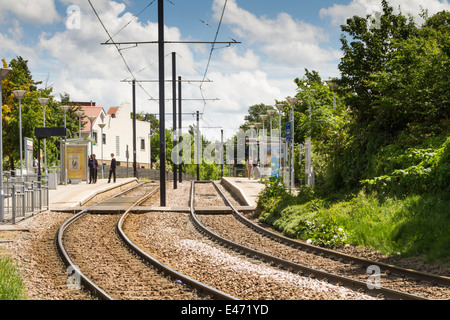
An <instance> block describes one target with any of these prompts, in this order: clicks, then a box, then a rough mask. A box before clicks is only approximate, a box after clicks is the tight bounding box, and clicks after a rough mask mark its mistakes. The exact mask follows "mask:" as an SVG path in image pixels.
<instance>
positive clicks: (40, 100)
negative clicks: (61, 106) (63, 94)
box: [37, 98, 50, 107]
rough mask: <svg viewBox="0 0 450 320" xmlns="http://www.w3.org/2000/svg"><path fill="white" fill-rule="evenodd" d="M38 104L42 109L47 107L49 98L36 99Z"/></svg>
mask: <svg viewBox="0 0 450 320" xmlns="http://www.w3.org/2000/svg"><path fill="white" fill-rule="evenodd" d="M37 100H38V102H39V104H40V105H41V106H43V107H45V106H46V105H47V103H48V102H49V101H50V99H49V98H38V99H37Z"/></svg>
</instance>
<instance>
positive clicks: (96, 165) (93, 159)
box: [92, 154, 98, 183]
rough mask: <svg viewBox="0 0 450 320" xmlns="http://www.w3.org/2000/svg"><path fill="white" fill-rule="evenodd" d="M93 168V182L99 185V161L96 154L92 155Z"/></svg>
mask: <svg viewBox="0 0 450 320" xmlns="http://www.w3.org/2000/svg"><path fill="white" fill-rule="evenodd" d="M92 166H93V168H94V172H93V179H92V180H93V182H94V183H97V174H98V161H97V159H96V157H95V154H93V155H92Z"/></svg>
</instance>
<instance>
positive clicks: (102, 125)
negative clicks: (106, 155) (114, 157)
mask: <svg viewBox="0 0 450 320" xmlns="http://www.w3.org/2000/svg"><path fill="white" fill-rule="evenodd" d="M98 126H99V127H100V144H101V150H102V151H101V156H102V179H103V128H104V127H105V126H106V124H105V123H99V124H98Z"/></svg>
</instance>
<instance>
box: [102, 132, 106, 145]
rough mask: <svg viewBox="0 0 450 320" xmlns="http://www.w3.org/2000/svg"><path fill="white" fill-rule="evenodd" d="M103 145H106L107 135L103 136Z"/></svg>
mask: <svg viewBox="0 0 450 320" xmlns="http://www.w3.org/2000/svg"><path fill="white" fill-rule="evenodd" d="M102 143H103V144H106V133H104V134H103V135H102Z"/></svg>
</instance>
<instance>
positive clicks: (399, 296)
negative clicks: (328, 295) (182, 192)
mask: <svg viewBox="0 0 450 320" xmlns="http://www.w3.org/2000/svg"><path fill="white" fill-rule="evenodd" d="M209 182H210V183H212V184H213V185H214V187H215V188H216V190H218V192H219V194H221V195H222V196H223V197H224V198H225V199H228V198H227V197H226V196H225V194H223V192H222V191H221V190H220V188H219V187H218V186H217V184H216V183H215V182H213V181H209ZM195 183H196V181H192V187H191V195H190V211H191V214H190V217H191V220H192V221H193V223H194V225H195V227H196V228H197V229H198V230H199V231H200V232H201V233H202V234H205V235H207V236H208V237H210V238H211V239H213V240H215V241H218V242H219V243H221V244H223V245H224V246H225V247H228V248H231V249H233V250H235V251H237V252H239V253H241V254H244V255H247V256H248V255H250V256H253V257H255V258H258V259H260V260H261V261H263V262H267V263H270V264H271V265H276V266H278V267H280V268H283V269H287V270H289V271H291V272H297V273H299V274H301V275H303V276H310V277H315V278H317V279H318V280H322V281H326V282H329V283H331V284H335V285H342V286H345V287H347V288H350V289H352V290H355V291H359V292H364V293H366V294H368V295H371V296H375V297H384V298H385V299H392V300H427V299H426V298H423V297H419V296H416V295H412V294H408V293H404V292H400V291H396V290H392V289H389V288H384V287H379V288H378V287H375V288H373V289H369V290H368V285H367V283H365V282H362V281H358V280H354V279H349V278H346V277H342V276H339V275H335V274H332V273H328V272H325V271H321V270H317V269H313V268H310V267H307V266H304V265H301V264H298V263H294V262H292V261H288V260H285V259H281V258H278V257H275V256H272V255H269V254H266V253H263V252H261V251H258V250H254V249H251V248H248V247H246V246H244V245H241V244H238V243H235V242H233V241H230V240H228V239H225V238H223V237H221V236H219V235H217V234H216V233H214V232H212V231H211V230H209V229H208V228H207V227H205V226H204V225H203V224H202V223H201V222H200V221H199V220H198V219H197V217H196V215H195V208H194V196H195V193H194V188H195ZM197 183H205V181H198V182H197ZM227 203H228V204H231V203H230V201H229V200H228V201H227ZM231 208H232V209H233V211H235V210H236V208H235V207H234V206H233V205H231Z"/></svg>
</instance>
